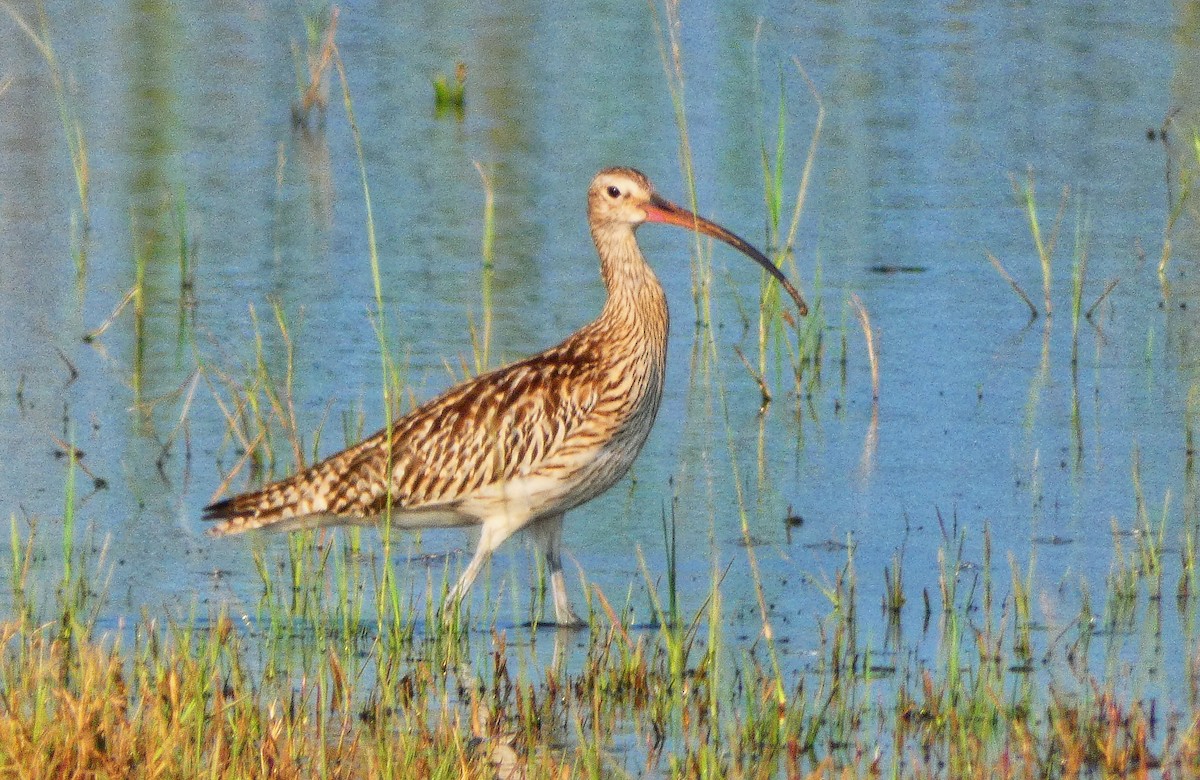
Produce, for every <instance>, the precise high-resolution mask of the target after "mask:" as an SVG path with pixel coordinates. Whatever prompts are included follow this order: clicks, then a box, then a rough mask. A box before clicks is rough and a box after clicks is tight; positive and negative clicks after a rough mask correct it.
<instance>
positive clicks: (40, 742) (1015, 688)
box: [0, 384, 1200, 778]
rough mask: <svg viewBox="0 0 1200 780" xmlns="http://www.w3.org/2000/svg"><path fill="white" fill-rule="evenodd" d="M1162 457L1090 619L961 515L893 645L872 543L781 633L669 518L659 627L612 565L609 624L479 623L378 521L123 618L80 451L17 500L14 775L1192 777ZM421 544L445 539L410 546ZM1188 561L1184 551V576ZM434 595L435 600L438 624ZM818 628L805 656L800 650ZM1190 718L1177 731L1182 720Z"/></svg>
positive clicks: (488, 616)
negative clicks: (445, 610)
mask: <svg viewBox="0 0 1200 780" xmlns="http://www.w3.org/2000/svg"><path fill="white" fill-rule="evenodd" d="M279 387H280V388H281V392H286V390H285V389H282V388H285V387H286V385H282V384H281V385H279ZM259 393H260V394H263V393H265V391H264V390H259ZM260 403H261V404H264V405H265V412H264V413H266V414H269V415H286V414H287V411H286V410H287V409H288V404H287V402H286V401H283V400H280V401H279V402H278V403H274V404H272V403H270V402H266V401H260ZM276 424H277V423H276ZM272 441H274V442H275V446H280V447H283V448H285V449H290V444H289V443H288V442H287V441H285V440H282V439H273V440H272ZM277 459H278V458H277ZM1138 471H1139V466H1138V465H1137V461H1136V460H1135V462H1134V465H1133V467H1132V469H1131V473H1132V475H1133V476H1132V480H1131V485H1132V492H1133V494H1134V499H1135V500H1134V505H1135V510H1134V513H1133V516H1132V521H1131V524H1132V527H1133V529H1134V531H1135V532H1127V533H1121V534H1118V535H1117V536H1116V538H1117V543H1116V544H1115V551H1114V555H1113V564H1112V566H1113V569H1112V571H1113V575H1112V577H1110V581H1109V582H1108V584H1107V587H1106V590H1107V592H1108V595H1109V598H1107V599H1106V607H1105V609H1104V611H1103V613H1102V614H1101V615H1093V614H1092V612H1091V606H1090V603H1091V602H1090V598H1088V597H1087V593H1086V589H1084V596H1083V598H1082V599H1081V601H1080V605H1079V610H1078V613H1077V615H1076V616H1074V617H1073V618H1068V619H1067V620H1066V621H1065V622H1064V621H1059V622H1058V623H1057V624H1056V625H1062V626H1063V627H1062V628H1053V627H1052V628H1043V627H1042V626H1040V625H1039V623H1042V622H1051V623H1053V622H1054V620H1055V619H1054V618H1053V616H1046V617H1041V618H1039V617H1038V615H1037V604H1038V603H1039V600H1040V599H1044V594H1042V593H1040V592H1039V591H1037V590H1036V589H1037V588H1038V587H1039V586H1038V584H1037V583H1038V580H1037V579H1036V578H1035V576H1034V564H1033V562H1032V561H1033V558H1032V557H1030V558H1029V561H1030V562H1029V563H1028V564H1023V563H1020V560H1021V558H1020V557H1019V556H1017V555H1016V554H1015V553H1014V552H1013V551H1011V550H1010V551H1008V561H1009V570H1010V576H1009V577H1008V578H1007V581H1008V594H1007V596H1004V597H1003V598H1000V597H998V595H997V593H996V591H997V590H998V588H997V585H996V583H994V582H993V565H994V564H993V560H992V558H993V554H992V541H991V535H990V533H989V532H988V531H987V530H986V528H985V530H984V532H983V534H982V539H981V543H982V547H981V551H979V550H977V549H976V544H977V540H976V539H974V538H973V536H972V534H971V533H970V532H968V531H967V530H966V529H965V528H963V527H961V526H960V525H959V522H958V520H957V518H951V519H945V518H941V517H938V518H937V522H938V523H939V524H940V526H941V529H942V531H941V534H942V535H941V543H940V544H939V545H938V550H937V560H938V565H939V574H940V576H939V581H940V589H939V591H938V592H937V593H936V594H935V595H934V596H932V601H933V605H932V609H931V608H930V606H926V608H925V609H926V618H927V619H926V621H925V625H926V627H925V628H922V629H920V630H919V631H917V632H916V633H912V629H910V632H909V633H905V631H904V630H903V629H901V628H899V626H897V628H895V629H894V630H893V629H891V628H889V634H888V636H887V637H886V638H885V639H882V641H881V638H880V637H878V636H877V635H876V632H877V631H878V625H877V623H875V621H874V620H873V619H872V618H870V617H862V616H860V610H859V608H858V607H859V602H860V600H861V598H862V593H863V590H864V587H865V586H864V584H863V582H862V581H860V580H861V579H862V578H861V574H860V564H859V562H858V561H857V560H856V545H855V543H854V541H853V539H850V540H848V543H847V544H846V545H845V546H844V549H845V558H844V560H843V561H842V563H841V564H840V565H839V567H838V568H837V570H836V572H835V573H834V574H833V575H832V576H831V577H830V578H828V579H826V580H824V582H823V583H822V582H818V583H817V584H815V585H814V586H813V587H815V588H817V589H818V590H819V591H820V592H822V593H824V595H825V599H826V605H825V607H824V608H817V609H815V610H812V611H811V612H810V613H809V614H806V615H805V617H804V620H805V624H806V625H811V626H812V627H813V630H812V631H811V632H809V631H807V630H806V631H804V632H802V634H801V635H790V636H786V640H790V642H791V644H790V645H781V644H780V640H781V634H780V632H779V626H778V625H777V624H776V621H775V616H774V615H773V612H772V609H771V607H770V606H769V605H768V604H767V603H766V596H765V593H766V590H767V589H768V584H767V583H765V582H763V581H762V575H761V572H760V571H759V570H758V569H757V567H756V566H755V559H754V557H753V555H754V553H753V546H752V545H750V544H747V546H746V549H747V550H748V551H749V552H750V554H749V555H748V558H747V561H746V563H747V564H748V566H749V568H748V569H745V568H743V567H742V566H741V565H737V566H734V563H735V562H734V561H721V554H720V553H719V552H717V551H714V560H713V565H712V576H711V579H710V581H709V583H708V586H707V593H706V594H704V595H703V598H700V599H697V598H695V595H696V594H690V595H689V597H688V598H687V599H683V598H681V597H680V594H679V592H678V591H679V588H680V582H679V576H678V572H677V567H678V561H679V557H678V556H679V536H678V532H677V527H676V523H675V521H674V519H673V518H672V517H671V515H669V514H668V513H666V512H664V513H663V520H662V524H663V531H662V533H663V545H664V548H665V552H666V558H665V561H666V564H665V568H664V570H663V572H662V573H661V574H655V573H652V572H651V569H650V567H649V566H648V565H647V563H646V561H645V559H644V557H642V556H641V554H640V552H639V554H638V556H637V557H638V560H639V564H640V567H641V570H642V572H643V580H644V582H643V587H642V590H643V591H644V593H645V595H646V598H647V599H648V600H649V603H650V613H651V615H652V617H653V620H652V621H651V622H650V623H648V624H647V623H644V622H638V621H637V618H636V616H635V612H636V611H637V610H635V609H634V608H633V607H634V601H635V600H636V599H635V598H634V591H633V589H632V588H631V589H630V591H629V592H628V593H626V594H624V595H623V603H622V600H621V599H620V598H617V599H612V598H610V597H609V596H608V595H607V594H606V593H605V592H604V591H603V590H601V589H599V588H597V587H596V586H594V585H593V586H587V587H588V594H589V602H590V606H591V608H590V609H589V612H588V614H589V626H588V627H587V629H585V633H582V634H580V633H576V632H561V631H558V630H555V629H551V628H539V627H537V626H536V625H535V626H533V627H528V628H525V627H520V626H517V627H513V626H506V625H504V624H503V623H502V622H501V620H500V612H499V610H498V609H489V610H488V611H487V612H486V613H485V614H483V615H482V616H476V619H475V620H473V621H471V622H470V623H467V622H465V621H459V620H454V621H449V622H446V621H442V620H439V619H436V616H437V610H438V605H439V604H440V601H441V598H442V596H443V595H444V592H445V589H446V587H447V586H448V579H447V578H448V573H449V569H450V567H448V566H445V567H441V568H440V574H436V575H435V574H433V570H432V569H431V570H430V575H429V576H428V578H427V580H426V586H425V588H424V591H423V592H422V590H421V588H420V586H419V582H420V575H419V574H418V575H417V576H415V577H407V578H405V580H404V581H403V584H402V582H401V581H400V579H399V578H398V577H389V576H388V572H390V571H392V566H393V565H394V564H393V561H391V560H385V559H384V558H383V556H382V555H381V552H380V551H381V548H380V547H379V546H377V545H375V544H363V543H362V541H361V540H360V538H359V537H358V536H357V535H356V534H351V533H313V532H306V533H297V534H293V535H291V536H289V537H288V538H287V539H286V540H280V542H281V543H274V544H266V545H264V544H259V543H255V544H254V551H253V562H254V566H255V568H256V570H257V572H258V579H259V582H258V586H257V591H258V596H257V598H256V599H255V598H251V599H250V600H249V601H248V602H246V603H244V604H239V601H238V600H236V599H235V600H233V601H232V602H231V601H229V600H222V601H221V602H220V603H221V606H217V607H214V608H213V609H212V610H211V611H208V610H206V609H205V608H203V607H201V606H200V605H199V604H193V605H192V606H191V607H190V608H186V607H185V609H184V611H183V612H182V613H178V611H176V612H177V614H175V616H173V617H151V616H150V615H149V614H148V613H143V614H141V615H140V616H139V617H137V618H136V619H135V620H132V621H131V622H129V623H127V624H126V623H118V624H117V625H116V626H112V625H111V624H110V625H108V626H106V627H104V628H101V624H100V622H99V619H100V616H101V615H102V614H106V613H108V612H109V609H110V606H109V604H108V596H107V591H108V585H107V580H108V574H107V571H108V568H109V564H108V563H107V558H108V556H107V553H106V544H105V543H104V542H103V540H97V539H96V538H95V536H94V532H93V531H92V530H91V529H89V528H83V527H81V526H80V523H79V520H78V506H79V500H80V499H79V496H78V495H77V492H76V488H75V485H76V472H77V466H76V464H75V461H74V458H73V457H68V458H67V460H66V463H65V470H64V476H63V494H62V495H63V512H62V517H61V520H59V519H57V518H56V519H54V520H51V521H40V522H38V521H35V522H33V523H32V524H30V525H29V526H27V527H26V526H25V525H24V524H23V523H21V522H19V521H18V520H17V519H16V518H15V517H14V518H11V519H10V529H9V545H10V550H9V555H8V556H6V558H5V560H6V561H7V563H8V566H9V572H8V576H7V577H5V578H4V582H6V583H7V589H8V593H7V594H3V595H4V596H5V597H6V599H7V601H8V602H9V603H10V604H11V605H12V609H10V610H9V611H8V613H7V614H8V616H9V617H7V618H6V619H5V620H4V621H0V643H2V646H3V648H4V653H3V655H2V656H0V692H2V693H0V698H2V700H3V705H4V706H3V707H0V769H3V771H8V770H9V769H11V768H13V767H17V766H20V767H22V768H23V769H28V771H29V772H31V773H32V774H34V775H36V776H61V777H86V776H95V775H112V776H125V775H128V774H129V773H132V772H137V773H140V774H141V775H142V776H154V775H156V774H166V775H171V776H206V777H240V776H272V777H283V778H290V777H297V778H298V777H314V776H318V777H394V778H404V777H481V778H485V777H486V778H494V777H526V778H561V777H568V776H569V777H613V776H616V777H621V776H630V775H632V776H637V775H646V776H652V777H660V776H666V777H689V778H690V777H710V778H750V777H789V778H790V777H832V776H841V777H876V776H879V775H880V774H883V773H888V774H891V775H900V776H904V777H919V778H924V777H929V778H941V777H945V778H950V777H953V778H958V777H973V776H987V777H1002V778H1042V777H1070V776H1075V775H1072V774H1070V772H1069V771H1067V770H1069V769H1071V768H1072V767H1074V768H1075V769H1074V770H1072V771H1078V772H1087V771H1090V772H1093V773H1099V774H1105V773H1107V774H1109V775H1112V776H1124V775H1127V774H1128V773H1131V772H1147V771H1150V770H1152V769H1156V768H1170V769H1171V771H1173V772H1175V773H1178V774H1180V775H1182V776H1186V775H1187V774H1188V773H1189V772H1191V771H1193V770H1194V769H1195V768H1197V767H1200V732H1198V731H1197V726H1196V725H1195V724H1196V723H1197V722H1198V721H1197V713H1196V711H1195V707H1196V705H1197V703H1198V702H1197V699H1196V697H1193V698H1191V699H1187V698H1183V699H1178V698H1172V699H1170V700H1167V699H1163V700H1162V702H1161V703H1160V704H1158V703H1156V702H1155V700H1154V699H1147V698H1145V696H1146V693H1145V692H1142V691H1141V689H1140V688H1138V687H1136V686H1134V687H1131V686H1130V685H1129V684H1127V681H1126V680H1124V679H1123V675H1124V674H1125V672H1124V670H1125V669H1126V668H1127V666H1128V665H1130V664H1135V665H1136V664H1138V663H1141V660H1140V659H1142V658H1144V659H1146V661H1147V662H1149V663H1155V660H1154V659H1155V658H1156V657H1157V653H1158V651H1157V650H1156V649H1155V647H1154V643H1153V642H1142V641H1140V640H1139V639H1138V637H1150V638H1152V637H1154V636H1156V635H1157V633H1158V631H1160V630H1161V629H1160V628H1158V626H1159V621H1160V620H1161V617H1160V616H1159V610H1158V609H1156V608H1155V605H1156V604H1161V598H1160V597H1159V596H1158V595H1156V594H1157V593H1158V586H1156V585H1155V580H1163V579H1164V578H1165V577H1166V576H1167V574H1168V573H1169V570H1170V569H1171V568H1172V566H1173V563H1172V561H1174V560H1175V559H1174V558H1171V557H1168V556H1164V555H1162V550H1163V545H1164V544H1165V541H1166V540H1165V539H1164V535H1165V533H1166V532H1165V524H1164V522H1163V520H1162V518H1165V517H1166V515H1167V510H1168V506H1169V505H1168V504H1167V502H1166V501H1164V507H1163V512H1162V514H1161V516H1153V515H1158V513H1157V512H1155V513H1151V512H1150V511H1149V509H1148V508H1147V507H1146V505H1145V500H1144V498H1143V497H1142V488H1141V485H1140V477H1139V476H1138ZM741 511H742V513H743V515H745V514H747V513H748V508H746V507H743V509H742V510H741ZM743 533H744V534H748V533H749V530H748V525H745V524H744V526H743ZM1122 539H1133V540H1134V541H1133V543H1132V546H1128V547H1126V546H1123V545H1122V544H1121V540H1122ZM393 549H394V548H393ZM1185 549H1189V548H1188V547H1187V546H1186V545H1185ZM974 555H980V556H981V557H980V558H978V560H975V559H974ZM1193 555H1194V553H1193ZM401 560H402V563H403V559H401ZM902 563H903V553H897V554H896V556H895V557H894V558H893V565H892V566H891V567H885V570H884V572H883V574H884V579H885V582H886V587H885V588H884V592H885V593H886V595H887V601H886V602H885V606H886V608H887V609H888V610H890V611H893V612H894V613H895V614H896V616H897V623H898V624H900V623H903V622H908V624H909V625H910V626H911V625H915V623H914V622H913V621H911V620H909V621H904V620H903V619H902V617H903V616H905V615H908V616H910V617H911V616H913V613H914V612H915V613H917V614H918V615H919V613H920V611H921V599H914V598H911V597H910V596H909V594H907V593H906V592H905V590H906V588H908V587H910V584H909V578H908V577H906V576H904V575H902V574H901V564H902ZM403 565H406V566H408V567H410V568H411V567H413V566H418V565H419V561H418V559H417V558H414V557H413V556H412V555H411V554H410V555H409V558H408V561H407V562H406V563H403ZM738 570H740V571H738ZM731 571H732V572H734V576H740V577H746V576H749V577H750V578H752V579H753V582H752V585H753V586H754V595H753V596H752V600H753V602H754V603H755V605H756V608H755V610H754V611H753V613H752V614H751V615H750V616H749V617H748V618H746V619H745V620H748V626H743V627H742V628H740V629H737V630H738V631H744V630H745V628H747V627H750V628H751V629H752V630H753V628H755V627H756V628H757V637H751V638H750V639H749V640H748V641H747V640H742V639H736V638H734V636H733V635H732V632H731V631H730V628H729V627H730V626H731V625H737V624H736V623H733V624H731V616H730V614H729V613H728V612H727V611H726V603H727V596H726V592H725V591H726V589H727V583H726V578H727V576H729V575H730V573H731ZM1188 574H1189V570H1188V564H1187V558H1186V556H1184V557H1181V558H1180V559H1179V571H1178V575H1179V576H1180V577H1185V576H1187V575H1188ZM48 575H49V576H48ZM875 576H877V575H872V577H871V579H874V578H875ZM1193 576H1194V574H1193ZM409 583H412V584H414V585H416V587H415V589H410V588H411V586H410V584H409ZM249 590H250V592H251V593H253V591H254V590H255V588H254V587H251V588H250V589H249ZM929 599H930V597H929V596H926V603H927V604H928V601H929ZM685 602H686V603H687V604H690V605H691V606H689V607H686V608H685V607H684V606H683V605H684V603H685ZM380 604H384V605H385V607H384V608H383V609H380V606H379V605H380ZM422 611H423V612H424V614H425V615H428V616H430V618H431V619H429V620H425V621H421V620H420V619H419V617H418V616H419V615H420V614H422ZM930 611H932V612H934V613H936V615H937V617H938V619H937V620H936V621H934V625H935V626H936V628H935V629H933V630H931V629H930V628H929V625H930V624H929V620H928V613H929V612H930ZM917 622H919V621H917ZM1092 625H1098V626H1102V627H1105V628H1106V629H1107V630H1106V633H1105V635H1106V636H1107V641H1106V642H1105V643H1103V644H1100V643H1097V644H1096V645H1093V643H1092V642H1091V636H1092V629H1091V628H1090V627H1091V626H1092ZM472 626H474V627H472ZM1072 627H1075V628H1074V629H1072ZM1072 631H1074V636H1073V639H1071V640H1070V641H1062V639H1061V638H1062V637H1066V636H1068V634H1069V633H1070V632H1072ZM1125 637H1128V639H1125ZM797 642H799V643H800V644H799V646H797V644H796V643H797ZM883 645H889V646H890V647H891V652H890V653H889V654H886V655H885V654H884V653H881V647H882V646H883ZM785 647H786V648H789V649H787V650H786V651H785ZM539 648H544V649H552V650H553V658H551V659H549V660H547V659H546V657H545V656H546V653H545V652H543V651H542V650H539ZM918 648H925V649H924V650H919V649H918ZM797 650H799V651H800V652H802V654H803V657H804V659H805V660H804V662H803V664H802V668H801V670H800V671H799V673H796V672H794V671H793V672H788V671H787V668H788V667H789V665H791V664H794V663H795V661H796V659H795V658H794V657H793V658H789V654H791V653H795V652H796V651H797ZM884 658H890V659H891V660H890V661H888V660H883V659H884ZM1185 683H1186V684H1187V685H1191V686H1196V687H1198V688H1200V667H1197V668H1191V667H1189V670H1188V671H1186V673H1185ZM1150 695H1156V694H1153V693H1151V694H1150ZM1114 719H1115V720H1114ZM1164 719H1169V720H1170V722H1172V723H1175V724H1176V726H1175V727H1173V728H1172V729H1169V730H1165V729H1164V728H1163V727H1162V723H1163V722H1164ZM630 746H637V747H634V748H632V749H631V747H630Z"/></svg>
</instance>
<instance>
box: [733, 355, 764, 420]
mask: <svg viewBox="0 0 1200 780" xmlns="http://www.w3.org/2000/svg"><path fill="white" fill-rule="evenodd" d="M733 351H734V352H736V353H737V356H738V357H739V358H741V359H742V365H744V366H745V367H746V370H747V371H749V372H750V376H752V377H754V381H755V382H758V389H759V392H761V393H762V406H761V407H760V411H761V410H762V409H766V408H767V405H768V404H770V403H771V388H769V387H767V383H766V381H765V380H764V379H763V378H762V374H760V373H758V372H757V371H755V370H754V366H752V365H750V361H749V360H747V359H746V356H745V355H744V354H742V350H741V347H738V346H737V345H734V347H733Z"/></svg>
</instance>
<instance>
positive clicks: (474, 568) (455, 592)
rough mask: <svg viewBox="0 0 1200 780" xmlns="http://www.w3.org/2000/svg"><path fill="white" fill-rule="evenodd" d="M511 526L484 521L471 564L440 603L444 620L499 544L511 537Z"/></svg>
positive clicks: (469, 587) (498, 521) (503, 521)
mask: <svg viewBox="0 0 1200 780" xmlns="http://www.w3.org/2000/svg"><path fill="white" fill-rule="evenodd" d="M513 530H514V529H513V528H512V525H511V524H510V523H508V522H506V521H505V520H497V521H485V522H484V523H483V525H482V526H481V527H480V529H479V545H478V546H477V547H476V548H475V555H473V556H472V557H471V562H470V563H468V564H467V568H466V569H464V570H463V573H462V575H460V576H459V578H458V582H456V583H454V587H453V588H451V589H450V592H449V593H447V594H446V600H445V601H443V602H442V617H443V618H446V617H449V616H450V615H451V614H453V611H454V609H453V608H454V607H455V606H457V605H458V602H460V601H462V598H463V596H465V595H467V591H468V590H470V589H471V584H472V583H474V582H475V578H476V577H478V576H479V570H480V569H482V568H483V565H484V564H485V563H487V562H488V560H489V559H491V557H492V553H493V552H495V550H496V548H497V547H499V546H500V544H501V543H502V542H503V541H504V540H505V539H507V538H508V537H510V536H512V534H513Z"/></svg>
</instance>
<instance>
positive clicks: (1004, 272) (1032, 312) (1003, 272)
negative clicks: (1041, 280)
mask: <svg viewBox="0 0 1200 780" xmlns="http://www.w3.org/2000/svg"><path fill="white" fill-rule="evenodd" d="M987 259H988V260H989V261H991V264H992V265H993V266H995V268H996V270H997V271H999V272H1000V276H1002V277H1003V278H1004V281H1006V282H1008V283H1009V285H1010V286H1011V287H1012V288H1013V290H1014V291H1015V292H1016V293H1017V295H1019V296H1021V300H1023V301H1025V305H1026V306H1028V307H1029V318H1030V319H1036V318H1037V316H1038V310H1037V307H1036V306H1034V305H1033V301H1031V300H1029V296H1028V295H1026V294H1025V291H1024V290H1022V289H1021V285H1019V284H1017V280H1016V279H1014V278H1012V274H1010V273H1009V272H1008V269H1007V268H1005V267H1004V264H1003V263H1001V262H1000V260H999V259H998V258H997V257H996V256H995V255H994V254H992V253H991V252H988V253H987Z"/></svg>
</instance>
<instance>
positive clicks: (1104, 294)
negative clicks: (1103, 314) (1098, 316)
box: [1083, 277, 1121, 321]
mask: <svg viewBox="0 0 1200 780" xmlns="http://www.w3.org/2000/svg"><path fill="white" fill-rule="evenodd" d="M1120 281H1121V279H1120V277H1118V278H1116V279H1113V280H1112V281H1111V282H1109V283H1108V286H1107V287H1105V288H1104V292H1102V293H1100V297H1099V298H1097V299H1096V302H1095V303H1093V304H1092V305H1091V307H1090V308H1089V309H1088V310H1087V314H1085V315H1083V316H1084V317H1085V318H1087V319H1088V320H1089V321H1090V320H1091V319H1092V315H1093V314H1095V313H1096V307H1097V306H1099V305H1100V304H1102V303H1104V299H1105V298H1107V297H1108V294H1109V293H1110V292H1112V291H1113V288H1114V287H1116V286H1117V284H1118V283H1119V282H1120Z"/></svg>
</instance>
